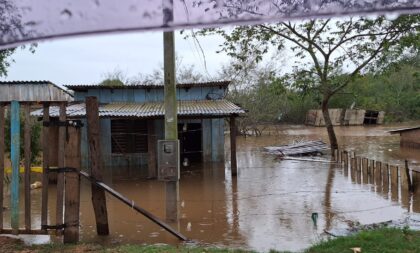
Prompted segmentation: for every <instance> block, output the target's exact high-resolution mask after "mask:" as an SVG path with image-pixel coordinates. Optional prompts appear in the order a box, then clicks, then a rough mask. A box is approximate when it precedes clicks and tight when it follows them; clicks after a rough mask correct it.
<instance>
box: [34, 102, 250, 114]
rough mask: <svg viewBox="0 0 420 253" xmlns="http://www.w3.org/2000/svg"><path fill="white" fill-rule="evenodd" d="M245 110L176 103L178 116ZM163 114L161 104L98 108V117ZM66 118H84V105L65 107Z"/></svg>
mask: <svg viewBox="0 0 420 253" xmlns="http://www.w3.org/2000/svg"><path fill="white" fill-rule="evenodd" d="M244 113H245V110H244V109H242V108H241V107H239V106H238V105H236V104H234V103H232V102H230V101H227V100H224V99H221V100H194V101H178V115H179V116H213V117H215V116H216V117H224V116H229V115H236V114H244ZM164 114H165V108H164V104H163V102H147V103H123V102H118V103H109V104H101V105H100V106H99V116H100V117H136V118H148V117H162V116H164ZM32 115H33V116H38V117H41V116H42V109H40V110H36V111H34V112H32ZM50 116H51V117H58V116H59V108H58V107H57V106H51V107H50ZM67 116H68V117H69V118H72V117H73V118H77V117H84V116H86V105H85V103H76V104H72V105H70V106H68V107H67Z"/></svg>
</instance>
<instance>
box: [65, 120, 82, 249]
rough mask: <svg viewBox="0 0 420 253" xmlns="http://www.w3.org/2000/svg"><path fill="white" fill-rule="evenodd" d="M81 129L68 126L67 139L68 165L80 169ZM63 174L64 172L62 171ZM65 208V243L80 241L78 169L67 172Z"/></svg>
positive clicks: (66, 160)
mask: <svg viewBox="0 0 420 253" xmlns="http://www.w3.org/2000/svg"><path fill="white" fill-rule="evenodd" d="M80 142H81V129H80V128H79V127H77V128H76V127H73V126H69V127H68V138H67V140H66V156H65V162H66V167H69V168H75V169H77V170H80V167H81V162H82V160H81V153H80ZM61 174H62V173H61ZM64 204H65V208H64V224H66V226H65V228H64V239H63V242H64V243H77V242H78V241H79V220H80V217H79V209H80V175H79V173H78V171H75V172H66V174H65V201H64Z"/></svg>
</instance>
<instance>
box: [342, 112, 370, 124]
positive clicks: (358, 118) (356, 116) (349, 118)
mask: <svg viewBox="0 0 420 253" xmlns="http://www.w3.org/2000/svg"><path fill="white" fill-rule="evenodd" d="M365 113H366V110H351V109H347V110H346V113H345V115H344V122H343V124H344V125H345V126H357V125H363V120H364V119H365Z"/></svg>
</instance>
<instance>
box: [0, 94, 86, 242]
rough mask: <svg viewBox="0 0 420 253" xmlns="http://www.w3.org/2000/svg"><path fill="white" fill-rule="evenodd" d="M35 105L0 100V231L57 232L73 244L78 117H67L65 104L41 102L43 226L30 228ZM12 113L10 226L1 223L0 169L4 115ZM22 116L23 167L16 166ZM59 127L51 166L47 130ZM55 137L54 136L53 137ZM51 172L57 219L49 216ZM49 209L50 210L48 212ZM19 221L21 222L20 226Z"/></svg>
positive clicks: (0, 178)
mask: <svg viewBox="0 0 420 253" xmlns="http://www.w3.org/2000/svg"><path fill="white" fill-rule="evenodd" d="M35 105H39V104H37V103H30V102H19V101H11V102H9V103H5V102H3V103H1V104H0V233H2V234H49V233H51V232H53V231H54V232H55V233H56V234H58V235H64V237H63V240H64V242H77V241H78V239H79V204H80V187H79V184H80V176H79V173H78V171H77V170H79V169H80V165H81V163H80V161H81V159H80V136H81V129H80V128H81V126H82V124H81V123H80V121H68V120H66V102H57V103H51V102H42V107H43V119H42V194H41V226H40V227H38V228H33V227H32V226H31V218H32V217H31V156H32V151H31V120H30V111H31V108H33V107H34V106H35ZM50 108H51V109H54V110H59V115H60V116H59V120H58V121H51V120H50ZM6 112H7V113H8V114H9V115H10V160H11V174H12V176H11V182H10V189H11V194H10V219H11V221H10V228H5V227H4V224H3V216H4V211H3V203H4V195H5V194H4V191H3V189H4V182H5V180H4V173H5V161H4V157H5V141H4V140H5V121H6V120H5V119H6V117H5V116H6ZM22 116H23V119H24V123H23V150H24V151H23V152H24V154H23V161H24V164H23V168H21V167H20V161H21V159H20V157H21V156H20V149H21V147H20V146H21V139H22V136H21V127H22V126H21V117H22ZM53 126H54V127H58V136H57V140H56V141H57V149H58V150H57V151H58V152H55V153H56V155H57V156H58V157H57V163H58V166H56V167H50V166H49V161H50V155H51V154H50V150H51V149H50V145H51V143H52V142H51V139H50V137H51V136H50V132H51V131H50V130H51V128H52V127H53ZM53 141H54V140H53ZM22 170H23V173H24V176H23V180H22V181H23V190H24V197H23V198H24V212H23V213H24V221H23V222H21V220H20V216H19V213H21V212H20V209H19V202H20V201H21V199H20V194H19V185H20V182H19V173H20V172H21V171H22ZM49 174H56V176H57V184H56V191H57V194H56V196H57V199H56V203H57V205H56V207H55V208H56V210H55V213H56V217H55V220H48V212H49V210H48V193H49V191H48V190H49V189H50V188H51V187H53V186H49V182H48V181H49V180H48V178H49ZM50 211H51V210H50ZM22 225H23V226H22Z"/></svg>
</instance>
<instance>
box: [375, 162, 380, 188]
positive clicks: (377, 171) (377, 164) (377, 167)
mask: <svg viewBox="0 0 420 253" xmlns="http://www.w3.org/2000/svg"><path fill="white" fill-rule="evenodd" d="M374 174H375V184H376V185H377V186H382V163H381V162H378V161H377V162H376V166H375V172H374Z"/></svg>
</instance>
